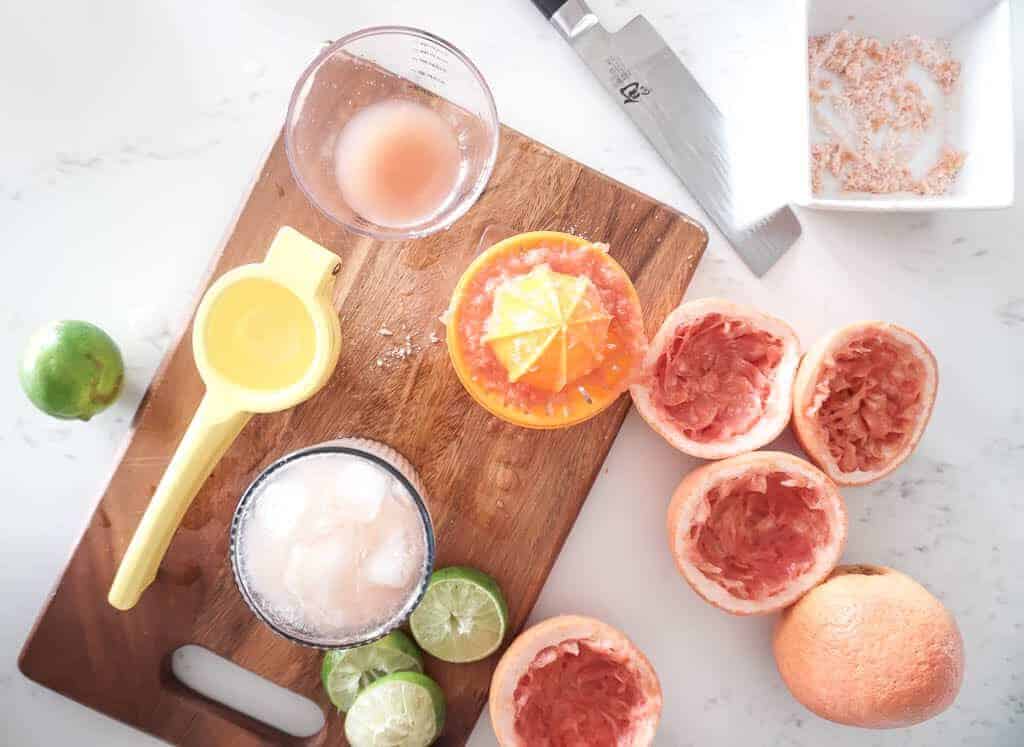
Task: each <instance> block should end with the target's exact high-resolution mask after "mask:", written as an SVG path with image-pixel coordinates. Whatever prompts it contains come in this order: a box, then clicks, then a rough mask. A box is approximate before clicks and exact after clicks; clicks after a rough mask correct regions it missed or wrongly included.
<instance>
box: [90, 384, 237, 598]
mask: <svg viewBox="0 0 1024 747" xmlns="http://www.w3.org/2000/svg"><path fill="white" fill-rule="evenodd" d="M217 400H218V398H217V397H216V395H215V394H214V393H212V392H209V391H208V392H207V393H206V394H205V395H204V396H203V401H202V402H200V403H199V409H198V410H196V414H195V416H194V417H193V418H192V422H191V423H190V424H189V426H188V430H187V431H185V435H184V437H183V438H182V439H181V443H179V444H178V449H177V451H175V452H174V456H173V457H172V458H171V462H170V464H168V465H167V470H166V471H165V472H164V476H163V478H161V480H160V484H159V485H158V486H157V488H156V493H154V494H153V498H152V499H151V500H150V502H149V506H148V507H147V508H146V513H145V514H143V516H142V521H141V522H139V526H138V528H137V529H136V530H135V535H134V536H133V537H132V541H131V544H130V545H128V550H127V551H126V552H125V554H124V557H123V558H122V559H121V566H120V567H119V568H118V569H117V575H116V576H115V577H114V583H113V584H112V585H111V587H110V593H109V594H108V595H107V600H108V601H109V602H110V604H111V605H112V606H114V607H116V608H117V609H119V610H129V609H131V608H132V607H134V606H135V605H136V603H137V602H138V601H139V598H140V597H141V596H142V592H143V591H145V590H146V588H147V587H148V586H149V585H150V584H151V583H153V579H155V578H156V572H157V569H158V568H159V567H160V562H161V561H162V560H163V557H164V555H165V554H166V553H167V548H168V546H169V545H170V544H171V538H172V537H173V536H174V533H175V532H176V531H177V530H178V525H179V524H181V520H182V518H183V517H184V516H185V512H186V511H187V510H188V507H189V505H190V504H191V503H192V499H193V498H195V496H196V493H198V492H199V488H200V487H202V485H203V483H204V482H205V481H206V478H207V477H209V476H210V473H211V472H212V471H213V468H214V466H215V465H216V464H217V462H219V461H220V458H221V457H222V456H224V452H226V451H227V450H228V447H229V446H231V443H232V442H233V441H234V440H235V438H236V437H237V436H238V434H239V433H240V432H241V431H242V428H243V427H245V424H246V423H248V422H249V418H251V417H252V413H248V412H233V411H232V410H231V409H229V408H226V407H224V406H223V405H222V403H221V402H219V401H217Z"/></svg>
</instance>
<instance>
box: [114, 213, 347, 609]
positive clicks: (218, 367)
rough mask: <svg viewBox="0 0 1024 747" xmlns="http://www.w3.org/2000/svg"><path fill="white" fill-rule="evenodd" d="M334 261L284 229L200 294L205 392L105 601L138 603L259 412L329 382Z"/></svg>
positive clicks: (334, 337) (333, 359) (195, 341)
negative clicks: (206, 486)
mask: <svg viewBox="0 0 1024 747" xmlns="http://www.w3.org/2000/svg"><path fill="white" fill-rule="evenodd" d="M340 269H341V261H340V259H339V258H338V256H337V255H336V254H334V253H333V252H330V251H328V250H327V249H324V248H323V247H322V246H320V245H319V244H317V243H315V242H313V241H311V240H310V239H308V238H306V237H305V236H303V235H302V234H301V233H299V232H298V231H296V230H295V229H293V228H289V227H288V226H284V227H282V228H281V229H280V230H279V231H278V233H277V236H276V237H275V238H274V241H273V243H272V244H271V245H270V250H269V251H268V252H267V256H266V259H264V260H263V261H262V262H260V263H258V264H250V265H243V266H241V267H237V268H235V269H233V270H230V271H228V272H227V273H225V274H224V275H223V276H221V277H220V278H218V279H217V281H216V282H214V283H213V285H211V286H210V288H209V290H207V291H206V295H205V296H203V299H202V301H201V302H200V304H199V309H198V310H197V311H196V317H195V323H194V325H193V329H192V349H193V353H194V355H195V361H196V367H197V368H198V369H199V375H200V376H201V377H202V379H203V383H205V384H206V394H205V395H204V396H203V399H202V401H201V402H200V403H199V408H198V410H196V414H195V416H194V417H193V418H192V422H191V424H190V425H189V427H188V430H187V431H185V435H184V436H183V437H182V439H181V443H179V444H178V449H177V451H176V452H175V453H174V456H173V457H172V458H171V461H170V463H169V464H168V465H167V470H166V471H165V472H164V476H163V478H162V479H161V480H160V484H159V485H158V486H157V489H156V492H155V493H154V495H153V498H152V499H151V500H150V502H149V507H148V508H147V509H146V512H145V513H144V514H143V516H142V521H140V522H139V526H138V528H137V529H136V530H135V536H134V537H132V541H131V543H130V544H129V545H128V550H127V551H126V552H125V554H124V557H123V558H122V559H121V565H120V567H119V568H118V570H117V575H116V576H115V577H114V583H113V584H112V585H111V587H110V594H109V595H108V597H107V599H108V601H109V602H110V604H111V605H113V606H114V607H116V608H117V609H120V610H128V609H131V608H132V607H134V606H135V605H136V603H137V602H138V601H139V598H140V597H141V596H142V592H143V591H145V589H146V587H148V586H149V585H150V584H151V583H152V582H153V579H154V578H156V572H157V569H158V568H159V566H160V562H161V561H162V560H163V557H164V554H165V553H166V552H167V548H168V546H169V545H170V543H171V538H172V537H173V536H174V533H175V531H176V530H177V529H178V525H179V524H180V523H181V520H182V518H183V517H184V515H185V512H186V510H187V509H188V507H189V504H190V503H191V502H192V499H193V498H195V496H196V493H198V492H199V488H200V487H201V486H202V484H203V482H205V481H206V478H207V477H209V475H210V472H212V471H213V468H214V466H215V465H216V464H217V462H218V461H220V458H221V457H222V456H223V455H224V453H225V452H226V451H227V450H228V447H229V446H230V445H231V443H232V442H233V441H234V440H235V437H236V436H238V434H239V433H240V432H241V430H242V428H243V427H244V426H245V424H246V423H247V422H248V421H249V418H251V417H252V416H253V414H254V413H268V412H278V411H280V410H285V409H288V408H289V407H294V406H295V405H297V404H299V403H300V402H303V401H304V400H306V399H309V398H310V397H312V396H313V395H314V394H315V393H316V392H317V391H319V390H320V388H321V387H322V386H323V385H324V384H325V383H327V380H328V379H329V378H330V376H331V373H332V372H333V371H334V367H335V364H337V362H338V354H339V352H340V349H341V328H340V324H339V321H338V314H337V313H336V312H335V310H334V306H333V304H332V302H331V292H332V291H333V289H334V276H335V275H337V273H338V271H339V270H340Z"/></svg>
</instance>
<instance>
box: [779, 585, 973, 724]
mask: <svg viewBox="0 0 1024 747" xmlns="http://www.w3.org/2000/svg"><path fill="white" fill-rule="evenodd" d="M774 649H775V663H776V665H777V666H778V669H779V674H780V675H782V680H783V681H784V682H785V683H786V687H788V688H789V691H790V692H791V693H792V694H793V697H795V698H796V699H797V700H799V701H800V702H801V703H802V704H803V705H805V706H806V707H807V708H809V709H810V710H811V711H813V712H814V713H816V714H817V715H819V716H821V717H822V718H826V719H828V720H829V721H835V722H836V723H840V724H848V725H851V726H861V727H865V728H869V729H893V728H898V727H903V726H912V725H913V724H917V723H920V722H922V721H925V720H927V719H930V718H931V717H932V716H935V715H936V714H938V713H941V712H942V711H944V710H945V709H946V708H948V707H949V706H950V704H952V702H953V701H954V699H955V698H956V696H957V693H958V692H959V690H960V683H961V681H962V680H963V674H964V647H963V640H962V639H961V637H960V630H959V629H958V628H957V624H956V621H955V620H954V619H953V616H952V615H951V614H950V613H949V611H948V610H946V608H945V607H944V606H943V605H942V602H940V601H939V600H938V599H936V598H935V597H934V596H932V594H931V593H930V592H929V591H928V590H927V589H925V588H924V587H923V586H921V585H920V584H919V583H917V582H916V581H914V580H913V579H912V578H910V577H909V576H906V575H904V574H902V573H899V572H898V571H894V570H892V569H891V568H885V567H883V566H870V565H848V566H840V567H839V568H836V570H835V571H834V572H833V573H832V575H831V576H830V577H829V579H828V580H827V581H826V582H825V583H823V584H821V585H820V586H818V587H816V588H814V589H812V590H811V591H810V592H808V593H807V595H806V596H804V597H803V599H801V600H800V601H799V602H797V603H796V604H795V605H793V606H792V607H790V608H789V609H788V610H786V611H785V612H784V613H783V614H782V616H781V618H780V619H779V622H778V626H777V627H776V630H775V642H774Z"/></svg>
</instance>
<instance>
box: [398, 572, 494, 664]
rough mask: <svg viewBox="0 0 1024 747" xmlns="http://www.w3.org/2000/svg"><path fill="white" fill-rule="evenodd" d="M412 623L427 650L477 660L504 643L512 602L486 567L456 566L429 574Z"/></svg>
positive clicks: (449, 658) (448, 657) (447, 657)
mask: <svg viewBox="0 0 1024 747" xmlns="http://www.w3.org/2000/svg"><path fill="white" fill-rule="evenodd" d="M409 624H410V626H411V627H412V634H413V637H414V638H415V639H416V642H417V643H419V644H420V646H421V647H422V648H423V650H424V651H426V652H427V653H428V654H431V655H433V656H436V657H437V658H438V659H441V660H443V661H451V662H457V663H461V662H468V661H479V660H480V659H484V658H486V657H488V656H490V655H491V654H493V653H494V652H495V651H497V650H498V647H499V646H501V642H502V640H504V638H505V631H506V630H507V629H508V605H507V604H505V598H504V597H503V596H502V595H501V589H499V588H498V584H497V582H496V581H495V580H494V579H493V578H491V577H490V576H488V575H487V574H486V573H482V572H481V571H478V570H476V569H475V568H466V567H465V566H452V567H451V568H442V569H441V570H439V571H437V572H435V573H434V575H432V576H431V577H430V584H429V585H428V586H427V592H426V594H424V595H423V601H421V602H420V604H419V606H418V607H417V608H416V609H415V611H413V613H412V617H410V618H409Z"/></svg>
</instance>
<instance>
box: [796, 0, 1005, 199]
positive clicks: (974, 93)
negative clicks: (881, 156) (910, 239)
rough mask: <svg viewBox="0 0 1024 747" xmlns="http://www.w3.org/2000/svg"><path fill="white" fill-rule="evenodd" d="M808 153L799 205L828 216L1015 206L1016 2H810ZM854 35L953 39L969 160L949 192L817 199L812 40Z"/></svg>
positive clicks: (956, 125)
mask: <svg viewBox="0 0 1024 747" xmlns="http://www.w3.org/2000/svg"><path fill="white" fill-rule="evenodd" d="M805 21H806V26H805V27H804V28H803V29H802V30H801V31H802V35H803V38H802V40H801V42H800V45H801V48H802V49H803V57H804V63H803V65H802V67H801V69H802V71H803V91H804V96H803V107H802V109H801V112H802V113H801V122H802V127H801V128H800V132H801V134H802V142H801V147H802V149H803V156H802V158H801V159H800V162H801V163H802V165H803V168H802V171H803V173H802V174H801V182H800V185H799V188H798V192H797V198H796V200H795V202H796V204H798V205H802V206H805V207H810V208H818V209H827V210H861V211H866V210H886V211H929V210H966V209H982V208H1003V207H1009V206H1010V205H1012V204H1013V200H1014V131H1013V126H1014V120H1013V58H1012V54H1011V44H1010V34H1011V28H1010V2H1009V0H899V2H894V1H893V0H846V1H845V2H840V1H838V0H807V3H806V14H805ZM842 29H846V30H849V31H855V32H858V33H861V34H864V35H866V36H873V37H877V38H879V39H881V40H883V41H892V40H895V39H898V38H900V37H902V36H906V35H910V34H916V35H918V36H922V37H925V38H935V39H948V40H950V42H951V45H952V51H953V56H954V57H955V58H956V59H957V60H959V61H960V62H961V64H962V72H961V76H960V83H959V86H958V88H959V91H958V92H957V94H956V104H955V106H954V107H953V108H952V109H951V110H950V111H948V112H947V113H946V116H947V122H946V132H947V136H948V137H949V140H950V143H951V145H953V146H954V147H956V148H958V149H960V150H962V151H964V152H966V154H967V159H966V161H965V163H964V166H963V169H962V170H961V172H960V174H959V176H958V177H957V179H956V181H955V182H954V183H953V186H952V188H951V189H950V190H949V192H948V193H947V194H944V195H935V196H918V195H914V194H906V193H900V194H886V195H873V194H866V193H849V196H843V195H841V194H830V195H827V196H821V195H815V194H814V193H813V192H812V189H811V159H810V142H811V134H812V133H811V126H812V124H811V117H810V115H809V111H808V109H809V107H808V103H807V102H808V101H809V96H810V90H809V82H808V73H809V71H808V63H807V39H808V37H809V36H817V35H820V34H827V33H829V32H833V31H839V30H842Z"/></svg>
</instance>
